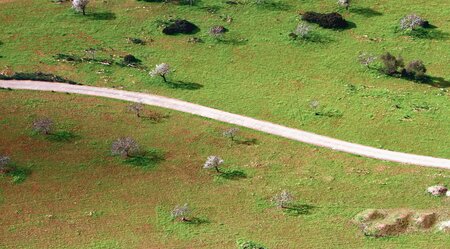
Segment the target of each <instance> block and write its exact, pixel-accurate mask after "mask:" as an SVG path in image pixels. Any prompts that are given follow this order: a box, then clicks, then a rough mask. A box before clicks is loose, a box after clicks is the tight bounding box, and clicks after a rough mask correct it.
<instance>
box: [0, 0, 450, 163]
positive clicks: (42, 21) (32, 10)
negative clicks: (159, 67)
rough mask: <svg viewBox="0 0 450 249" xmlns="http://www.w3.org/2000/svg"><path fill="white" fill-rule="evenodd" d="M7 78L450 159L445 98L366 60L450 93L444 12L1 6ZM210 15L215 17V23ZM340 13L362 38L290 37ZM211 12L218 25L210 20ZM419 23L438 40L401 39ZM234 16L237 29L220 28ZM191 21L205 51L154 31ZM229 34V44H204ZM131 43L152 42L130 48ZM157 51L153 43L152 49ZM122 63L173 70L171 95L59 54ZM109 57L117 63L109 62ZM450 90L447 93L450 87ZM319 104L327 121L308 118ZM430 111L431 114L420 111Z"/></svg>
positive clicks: (118, 2) (394, 7) (118, 70)
mask: <svg viewBox="0 0 450 249" xmlns="http://www.w3.org/2000/svg"><path fill="white" fill-rule="evenodd" d="M0 6H1V8H0V18H1V21H2V23H4V24H5V25H1V27H0V41H1V42H2V45H0V68H4V67H10V68H11V69H12V70H14V71H19V72H20V71H26V72H31V71H37V70H39V71H43V72H46V73H53V74H56V75H60V76H61V77H64V78H67V79H71V80H73V81H76V82H80V83H83V84H87V85H97V86H107V87H119V86H121V87H123V88H124V89H127V90H136V91H144V92H151V93H155V94H161V95H166V96H171V97H175V98H179V99H183V100H188V101H192V102H195V103H200V104H203V105H207V106H211V107H215V108H219V109H223V110H226V111H230V112H234V113H239V114H245V115H248V116H251V117H255V118H260V119H264V120H269V121H273V122H276V123H281V124H285V125H288V126H291V127H297V128H301V129H304V130H307V131H312V132H316V133H319V134H324V135H328V136H332V137H336V138H339V139H344V140H347V141H351V142H357V143H362V144H366V145H371V146H375V147H379V148H385V149H391V150H399V151H404V152H412V153H417V154H424V155H432V156H439V157H447V158H448V157H450V150H449V149H448V142H447V141H448V140H449V139H450V136H449V134H450V126H449V125H448V123H449V121H450V119H449V117H450V101H449V93H448V88H443V89H440V88H436V87H432V86H430V85H427V84H419V83H415V82H412V81H408V80H405V79H397V78H390V77H386V76H383V75H381V74H379V73H378V72H373V71H370V70H366V69H364V68H363V67H361V66H360V65H359V64H358V63H357V56H358V54H359V52H361V51H367V52H370V53H374V54H381V53H383V52H387V51H389V52H391V53H393V54H394V55H398V54H401V55H402V56H403V57H404V58H405V60H406V61H410V60H412V59H421V60H423V61H424V62H425V64H426V66H427V68H428V74H429V75H430V76H432V77H434V79H435V81H441V85H448V82H449V81H450V71H449V70H448V60H449V58H448V51H449V50H450V43H449V37H448V35H449V33H450V24H449V22H447V21H446V20H447V17H448V16H449V14H450V4H449V3H448V2H446V1H438V2H433V3H429V2H425V1H412V2H411V1H406V0H402V1H388V0H369V1H356V2H354V3H353V6H352V7H351V8H350V11H348V12H347V11H344V10H342V9H338V7H337V5H336V3H335V1H311V0H307V1H306V0H305V1H293V0H285V1H274V2H272V3H269V4H265V5H262V6H257V5H255V4H251V3H249V2H247V4H242V5H241V4H240V5H236V6H231V5H227V4H225V3H224V2H223V1H219V0H208V1H206V0H205V1H201V2H199V3H198V5H197V6H193V7H190V6H186V5H176V4H162V3H154V2H144V1H140V2H139V1H134V0H110V1H107V2H102V1H94V2H92V3H91V4H90V5H89V7H88V9H87V12H88V16H81V15H80V14H76V13H74V12H73V11H72V10H71V9H70V6H69V4H68V3H66V4H53V3H51V2H50V1H48V2H45V3H43V2H42V1H39V0H31V1H25V0H15V1H6V2H4V3H0ZM212 10H214V11H215V12H214V11H212ZM308 10H312V11H321V12H326V11H340V12H341V13H342V14H343V15H344V17H345V18H346V19H348V20H349V21H351V22H353V23H354V24H355V25H356V27H354V28H351V29H347V30H344V31H333V30H325V29H321V28H319V27H315V28H314V34H315V37H318V38H317V39H316V40H317V41H315V42H311V41H308V42H294V41H291V40H290V39H289V37H288V33H289V32H291V31H292V30H293V29H294V28H295V26H296V25H297V23H298V12H299V11H300V12H303V11H308ZM211 12H214V13H211ZM413 12H414V13H417V14H419V15H421V16H423V17H424V18H426V19H427V20H429V21H430V22H431V24H432V25H434V26H436V28H434V29H431V30H428V31H427V33H423V32H421V31H418V32H416V33H414V34H413V35H411V34H405V33H401V32H397V27H396V26H397V24H398V22H399V20H400V18H401V17H403V16H405V15H407V14H410V13H413ZM226 15H230V16H231V17H232V18H233V22H232V23H230V24H229V23H226V22H224V21H223V20H222V19H223V17H224V16H226ZM170 17H172V18H173V17H179V18H186V19H188V20H190V21H192V22H194V23H195V24H197V25H198V26H199V27H200V29H201V30H200V32H199V33H197V34H195V36H197V37H201V38H202V39H203V40H204V41H205V42H204V43H199V44H192V43H188V42H187V40H188V38H189V37H192V36H190V35H178V36H164V35H162V33H161V30H160V29H159V28H158V27H157V26H158V25H157V24H158V22H160V21H165V20H167V19H169V18H170ZM212 25H224V26H226V27H227V28H228V29H229V30H230V32H229V33H227V34H226V35H225V38H224V39H225V40H226V41H227V42H218V41H215V40H214V39H211V38H209V37H208V35H207V31H208V29H209V27H211V26H212ZM127 37H137V38H141V39H144V40H146V41H147V44H146V45H136V44H132V43H129V42H128V41H127V39H126V38H127ZM151 40H153V41H151ZM88 48H97V49H102V51H99V52H97V54H96V58H97V59H111V58H112V59H113V60H114V61H116V62H119V61H121V57H123V56H124V55H126V54H133V55H135V56H136V57H137V58H138V59H140V60H141V61H142V66H143V67H144V68H145V67H146V68H148V69H151V68H152V67H153V66H154V65H155V64H157V63H161V62H167V63H169V64H170V65H172V67H173V68H174V69H176V71H175V72H174V73H173V75H171V76H170V77H169V79H170V80H171V83H169V84H165V83H163V82H162V80H161V79H156V78H155V79H153V78H150V77H149V76H148V74H147V72H146V71H143V70H141V69H139V68H130V67H122V66H119V65H117V64H113V65H111V66H104V65H101V64H99V63H96V62H95V61H85V62H73V63H68V62H61V61H59V62H58V61H56V60H55V58H54V56H55V55H57V54H73V55H76V56H79V57H86V55H85V53H84V52H83V51H84V50H85V49H88ZM111 56H112V57H111ZM446 82H447V83H446ZM313 100H317V101H319V103H320V106H319V110H315V109H314V110H313V109H311V108H310V102H311V101H313ZM417 106H427V108H417Z"/></svg>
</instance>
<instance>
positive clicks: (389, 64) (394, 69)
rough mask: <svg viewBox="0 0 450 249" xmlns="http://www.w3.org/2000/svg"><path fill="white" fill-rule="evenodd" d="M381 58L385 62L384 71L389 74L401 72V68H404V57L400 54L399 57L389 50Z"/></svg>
mask: <svg viewBox="0 0 450 249" xmlns="http://www.w3.org/2000/svg"><path fill="white" fill-rule="evenodd" d="M380 59H381V61H382V62H383V68H382V71H383V72H384V73H385V74H387V75H394V74H396V73H399V72H400V71H401V70H399V69H402V68H403V67H404V66H405V63H404V62H403V58H402V57H400V56H399V57H398V58H397V57H395V56H393V55H392V54H390V53H389V52H387V53H386V54H383V55H381V56H380Z"/></svg>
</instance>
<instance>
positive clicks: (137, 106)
mask: <svg viewBox="0 0 450 249" xmlns="http://www.w3.org/2000/svg"><path fill="white" fill-rule="evenodd" d="M127 109H128V111H130V112H133V113H135V114H136V116H137V117H138V118H140V117H141V112H142V111H143V110H144V105H143V104H141V103H133V104H131V105H129V106H128V108H127Z"/></svg>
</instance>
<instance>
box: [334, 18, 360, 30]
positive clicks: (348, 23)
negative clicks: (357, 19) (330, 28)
mask: <svg viewBox="0 0 450 249" xmlns="http://www.w3.org/2000/svg"><path fill="white" fill-rule="evenodd" d="M345 21H346V22H347V27H345V28H338V29H336V30H348V29H355V28H357V27H358V26H357V25H356V23H354V22H352V21H349V20H345Z"/></svg>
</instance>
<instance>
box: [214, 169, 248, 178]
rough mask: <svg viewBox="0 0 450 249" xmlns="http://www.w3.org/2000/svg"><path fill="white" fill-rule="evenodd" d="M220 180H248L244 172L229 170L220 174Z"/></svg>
mask: <svg viewBox="0 0 450 249" xmlns="http://www.w3.org/2000/svg"><path fill="white" fill-rule="evenodd" d="M218 176H219V177H220V178H223V179H227V180H239V179H244V178H247V174H245V172H244V171H242V170H229V171H223V172H220V173H219V175H218Z"/></svg>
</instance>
